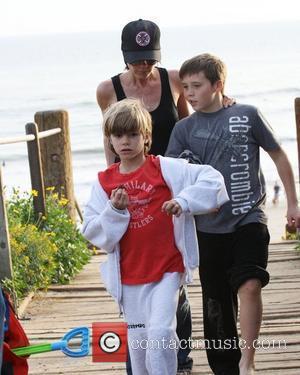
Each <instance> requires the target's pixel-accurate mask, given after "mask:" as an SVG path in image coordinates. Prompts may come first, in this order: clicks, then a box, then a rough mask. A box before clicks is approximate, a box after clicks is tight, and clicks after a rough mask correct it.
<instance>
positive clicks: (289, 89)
mask: <svg viewBox="0 0 300 375" xmlns="http://www.w3.org/2000/svg"><path fill="white" fill-rule="evenodd" d="M282 94H294V95H295V96H299V95H300V89H299V87H286V88H281V89H271V90H264V91H253V92H249V93H247V94H245V93H243V94H236V95H235V96H236V97H237V98H239V99H243V98H249V97H258V96H270V95H276V96H277V95H282Z"/></svg>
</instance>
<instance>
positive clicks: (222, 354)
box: [198, 223, 270, 375]
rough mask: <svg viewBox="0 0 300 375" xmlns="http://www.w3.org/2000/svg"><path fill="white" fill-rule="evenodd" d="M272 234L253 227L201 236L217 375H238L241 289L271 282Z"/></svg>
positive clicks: (206, 315)
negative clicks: (250, 283)
mask: <svg viewBox="0 0 300 375" xmlns="http://www.w3.org/2000/svg"><path fill="white" fill-rule="evenodd" d="M269 238H270V237H269V232H268V229H267V227H266V226H265V225H264V224H259V223H250V224H246V225H244V226H242V227H240V228H238V229H237V230H236V231H235V232H234V233H226V234H214V233H203V232H198V242H199V249H200V254H201V256H200V267H199V273H200V281H201V286H202V299H203V323H204V338H205V343H206V354H207V359H208V363H209V365H210V367H211V369H212V371H213V373H214V374H217V375H238V374H239V361H240V358H241V350H240V348H239V345H238V344H239V341H238V332H237V325H236V323H237V313H238V300H237V292H238V289H239V287H240V286H241V285H242V284H243V283H244V282H245V281H247V280H250V279H259V280H260V281H261V284H262V286H265V285H266V284H267V283H268V281H269V274H268V272H267V271H266V266H267V259H268V244H269Z"/></svg>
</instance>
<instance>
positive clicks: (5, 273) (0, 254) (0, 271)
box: [0, 166, 13, 281]
mask: <svg viewBox="0 0 300 375" xmlns="http://www.w3.org/2000/svg"><path fill="white" fill-rule="evenodd" d="M12 275H13V270H12V262H11V254H10V243H9V232H8V223H7V216H6V207H5V196H4V191H3V183H2V168H1V166H0V281H2V280H3V279H5V278H8V279H11V280H12Z"/></svg>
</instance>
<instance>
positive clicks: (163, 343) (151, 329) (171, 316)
mask: <svg viewBox="0 0 300 375" xmlns="http://www.w3.org/2000/svg"><path fill="white" fill-rule="evenodd" d="M180 279H181V274H180V273H178V272H172V273H165V274H164V276H163V278H162V279H161V280H160V281H158V282H154V283H149V284H142V285H123V307H124V315H125V320H126V322H127V324H128V347H129V351H130V358H131V367H132V372H133V375H175V374H176V372H177V347H178V337H177V334H176V310H177V305H178V290H179V286H180Z"/></svg>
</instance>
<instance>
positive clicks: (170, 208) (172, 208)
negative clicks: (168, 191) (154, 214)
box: [161, 199, 182, 217]
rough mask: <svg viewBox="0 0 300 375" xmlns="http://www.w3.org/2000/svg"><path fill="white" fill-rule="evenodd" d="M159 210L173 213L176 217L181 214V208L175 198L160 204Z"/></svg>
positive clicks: (168, 213)
mask: <svg viewBox="0 0 300 375" xmlns="http://www.w3.org/2000/svg"><path fill="white" fill-rule="evenodd" d="M161 210H162V211H163V212H166V213H167V215H175V216H176V217H179V216H180V215H181V214H182V208H181V206H180V204H179V203H178V202H177V201H176V200H175V199H171V200H170V201H166V202H164V203H163V205H162V206H161Z"/></svg>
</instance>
